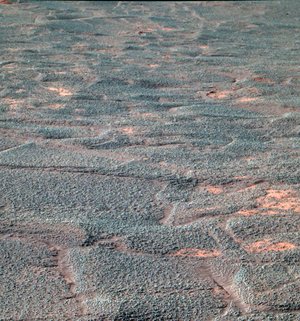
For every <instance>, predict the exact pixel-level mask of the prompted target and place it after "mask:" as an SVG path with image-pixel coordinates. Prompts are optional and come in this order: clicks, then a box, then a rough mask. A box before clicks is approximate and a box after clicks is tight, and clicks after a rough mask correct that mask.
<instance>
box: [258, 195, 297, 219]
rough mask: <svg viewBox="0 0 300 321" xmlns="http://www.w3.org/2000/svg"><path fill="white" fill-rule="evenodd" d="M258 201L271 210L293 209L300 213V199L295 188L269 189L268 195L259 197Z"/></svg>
mask: <svg viewBox="0 0 300 321" xmlns="http://www.w3.org/2000/svg"><path fill="white" fill-rule="evenodd" d="M258 203H259V204H260V206H261V207H263V208H267V209H270V210H283V211H293V212H298V213H299V214H300V200H299V197H297V193H296V191H293V190H274V189H269V190H268V191H267V195H266V196H264V197H260V198H259V199H258Z"/></svg>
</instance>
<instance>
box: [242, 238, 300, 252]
mask: <svg viewBox="0 0 300 321" xmlns="http://www.w3.org/2000/svg"><path fill="white" fill-rule="evenodd" d="M295 248H296V245H295V244H292V243H289V242H278V243H272V242H271V240H269V239H268V240H262V241H257V242H254V243H251V244H249V245H247V246H246V247H245V249H246V251H247V252H250V253H263V252H271V251H276V252H278V251H288V250H293V249H295Z"/></svg>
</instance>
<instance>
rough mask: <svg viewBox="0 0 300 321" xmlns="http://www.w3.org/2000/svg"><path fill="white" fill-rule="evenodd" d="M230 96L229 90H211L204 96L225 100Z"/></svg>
mask: <svg viewBox="0 0 300 321" xmlns="http://www.w3.org/2000/svg"><path fill="white" fill-rule="evenodd" d="M231 94H232V91H231V90H222V91H216V90H212V91H210V92H208V93H207V94H206V96H208V97H210V98H213V99H225V98H228V97H229V96H230V95H231Z"/></svg>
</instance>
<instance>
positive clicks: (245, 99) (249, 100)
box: [237, 97, 257, 103]
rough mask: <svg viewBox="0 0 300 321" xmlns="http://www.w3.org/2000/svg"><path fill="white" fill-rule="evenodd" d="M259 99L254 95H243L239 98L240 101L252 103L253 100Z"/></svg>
mask: <svg viewBox="0 0 300 321" xmlns="http://www.w3.org/2000/svg"><path fill="white" fill-rule="evenodd" d="M255 100H257V98H254V97H241V98H239V99H238V100H237V102H238V103H250V102H252V101H255Z"/></svg>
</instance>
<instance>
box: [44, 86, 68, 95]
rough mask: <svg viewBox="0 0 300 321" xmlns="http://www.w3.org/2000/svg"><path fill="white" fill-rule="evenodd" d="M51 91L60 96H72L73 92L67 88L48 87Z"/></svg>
mask: <svg viewBox="0 0 300 321" xmlns="http://www.w3.org/2000/svg"><path fill="white" fill-rule="evenodd" d="M48 89H49V90H51V91H54V92H56V93H57V94H58V95H59V96H71V95H72V92H71V91H70V90H68V89H65V88H55V87H48Z"/></svg>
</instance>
